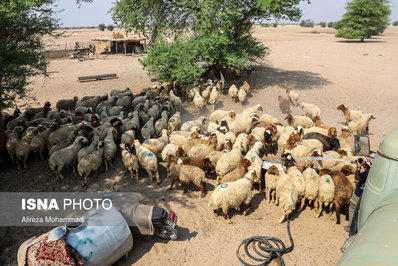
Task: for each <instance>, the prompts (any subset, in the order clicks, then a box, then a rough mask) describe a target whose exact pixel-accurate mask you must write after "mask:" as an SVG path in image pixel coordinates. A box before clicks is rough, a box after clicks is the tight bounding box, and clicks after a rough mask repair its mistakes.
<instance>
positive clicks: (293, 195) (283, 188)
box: [275, 169, 298, 223]
mask: <svg viewBox="0 0 398 266" xmlns="http://www.w3.org/2000/svg"><path fill="white" fill-rule="evenodd" d="M276 171H278V173H279V174H278V178H277V180H276V185H275V196H276V205H280V207H281V208H282V216H281V218H280V219H279V223H282V222H283V221H284V220H285V218H289V215H290V214H291V213H292V212H293V211H294V210H295V209H296V205H297V200H298V190H297V187H296V186H295V184H294V183H293V181H292V180H291V179H290V177H289V175H287V174H286V173H285V172H283V171H282V169H280V170H278V169H276V170H275V172H276Z"/></svg>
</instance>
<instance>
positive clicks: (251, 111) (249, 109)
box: [237, 104, 264, 118]
mask: <svg viewBox="0 0 398 266" xmlns="http://www.w3.org/2000/svg"><path fill="white" fill-rule="evenodd" d="M263 110H264V109H263V107H262V105H261V104H256V105H254V106H251V107H247V108H245V109H244V110H243V111H242V115H244V116H251V115H252V114H254V113H257V112H262V111H263ZM238 116H240V115H238ZM238 116H237V118H238Z"/></svg>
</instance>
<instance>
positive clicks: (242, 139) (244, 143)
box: [234, 133, 249, 153]
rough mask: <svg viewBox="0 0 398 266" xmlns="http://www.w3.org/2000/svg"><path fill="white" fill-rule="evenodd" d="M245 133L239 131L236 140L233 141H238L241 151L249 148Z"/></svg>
mask: <svg viewBox="0 0 398 266" xmlns="http://www.w3.org/2000/svg"><path fill="white" fill-rule="evenodd" d="M247 136H248V135H247V134H246V133H241V134H239V135H238V136H237V137H236V140H235V142H234V144H235V143H238V144H239V143H240V145H241V147H242V152H244V153H246V152H247V150H248V149H249V140H248V138H247Z"/></svg>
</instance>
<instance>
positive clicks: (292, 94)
mask: <svg viewBox="0 0 398 266" xmlns="http://www.w3.org/2000/svg"><path fill="white" fill-rule="evenodd" d="M286 94H287V97H288V98H289V100H290V101H291V102H292V104H293V105H295V106H297V104H298V99H299V95H298V93H297V91H294V90H291V89H286Z"/></svg>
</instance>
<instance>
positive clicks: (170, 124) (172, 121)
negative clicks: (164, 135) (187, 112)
mask: <svg viewBox="0 0 398 266" xmlns="http://www.w3.org/2000/svg"><path fill="white" fill-rule="evenodd" d="M180 127H181V113H180V112H176V113H175V114H174V115H173V116H172V117H170V118H169V121H167V131H168V132H169V134H170V133H171V132H173V131H175V130H179V129H180Z"/></svg>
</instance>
